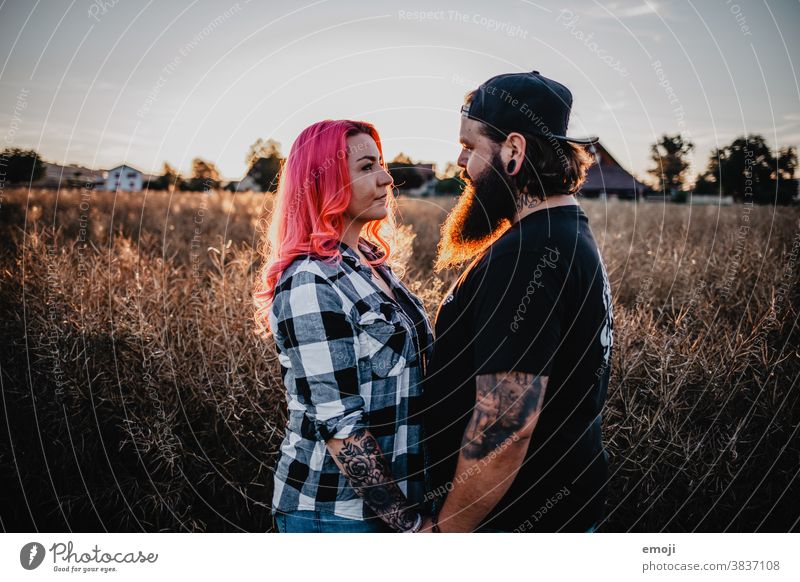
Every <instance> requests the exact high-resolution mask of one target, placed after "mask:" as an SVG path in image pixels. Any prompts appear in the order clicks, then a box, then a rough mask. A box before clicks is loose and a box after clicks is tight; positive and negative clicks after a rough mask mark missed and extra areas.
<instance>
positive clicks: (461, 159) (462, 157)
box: [456, 150, 469, 168]
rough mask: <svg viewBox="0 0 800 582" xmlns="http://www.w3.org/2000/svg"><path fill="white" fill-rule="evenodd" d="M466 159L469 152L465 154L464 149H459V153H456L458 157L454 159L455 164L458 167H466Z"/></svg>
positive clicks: (467, 159)
mask: <svg viewBox="0 0 800 582" xmlns="http://www.w3.org/2000/svg"><path fill="white" fill-rule="evenodd" d="M468 161H469V154H467V152H466V150H461V153H460V154H459V155H458V159H457V160H456V165H457V166H458V167H460V168H466V167H467V162H468Z"/></svg>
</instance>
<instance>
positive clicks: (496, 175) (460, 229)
mask: <svg viewBox="0 0 800 582" xmlns="http://www.w3.org/2000/svg"><path fill="white" fill-rule="evenodd" d="M462 179H463V180H464V181H465V182H466V187H465V188H464V192H463V194H461V197H460V198H459V200H458V202H457V203H456V205H455V207H454V208H453V209H452V210H451V211H450V213H449V214H448V215H447V218H445V221H444V224H442V237H441V239H440V240H439V247H438V252H437V256H436V265H435V268H436V271H441V270H443V269H449V268H452V267H457V266H459V265H461V264H463V263H465V262H467V261H470V260H472V259H473V258H475V256H477V255H478V254H479V253H480V252H482V251H483V250H484V249H485V248H486V247H487V246H489V245H490V244H491V243H492V242H494V241H495V240H496V239H497V238H498V237H499V236H500V235H501V234H503V232H505V231H506V229H507V228H508V227H509V226H510V224H511V221H512V220H513V219H514V215H515V214H516V212H517V198H518V192H517V191H516V190H515V188H514V186H513V185H512V184H511V183H510V182H509V181H508V178H507V176H506V173H505V168H504V167H503V163H502V161H501V159H500V155H499V154H498V153H495V154H494V156H493V157H492V160H491V163H490V166H489V167H488V168H486V170H484V171H483V173H481V175H480V176H477V177H475V178H472V179H470V178H469V177H468V176H466V175H465V174H464V173H462Z"/></svg>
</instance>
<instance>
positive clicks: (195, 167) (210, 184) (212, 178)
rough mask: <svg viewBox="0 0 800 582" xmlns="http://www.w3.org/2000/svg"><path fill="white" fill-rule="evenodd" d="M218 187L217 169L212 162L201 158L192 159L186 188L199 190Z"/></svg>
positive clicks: (193, 190) (194, 190)
mask: <svg viewBox="0 0 800 582" xmlns="http://www.w3.org/2000/svg"><path fill="white" fill-rule="evenodd" d="M215 188H219V170H217V166H215V165H214V164H213V163H212V162H209V161H206V160H204V159H202V158H195V159H193V160H192V177H191V179H190V180H189V183H188V187H187V190H190V191H192V192H201V191H203V190H213V189H215Z"/></svg>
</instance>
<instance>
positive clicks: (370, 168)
mask: <svg viewBox="0 0 800 582" xmlns="http://www.w3.org/2000/svg"><path fill="white" fill-rule="evenodd" d="M372 166H373V164H367V165H366V166H364V167H363V168H362V170H364V171H365V172H369V171H371V170H372Z"/></svg>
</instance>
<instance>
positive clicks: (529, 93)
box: [461, 71, 598, 144]
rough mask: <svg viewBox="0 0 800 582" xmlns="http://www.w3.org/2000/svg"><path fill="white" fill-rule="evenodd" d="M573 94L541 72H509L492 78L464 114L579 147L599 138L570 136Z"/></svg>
mask: <svg viewBox="0 0 800 582" xmlns="http://www.w3.org/2000/svg"><path fill="white" fill-rule="evenodd" d="M571 109H572V93H571V92H570V90H569V89H567V88H566V87H565V86H564V85H562V84H561V83H559V82H557V81H553V80H552V79H548V78H547V77H544V76H542V75H541V74H540V73H539V71H531V72H530V73H506V74H503V75H497V76H496V77H492V78H491V79H489V80H488V81H486V82H485V83H483V84H482V85H481V86H480V87H478V89H477V90H476V91H475V95H474V96H473V98H472V101H471V102H470V103H467V104H465V105H464V106H463V107H462V108H461V113H462V114H463V115H466V116H467V117H469V118H470V119H475V120H476V121H481V122H483V123H485V124H487V125H489V126H491V127H494V128H495V129H498V130H500V131H502V132H503V133H506V134H508V133H511V132H519V133H522V134H529V135H539V136H542V137H546V138H555V139H560V140H564V141H570V142H573V143H578V144H592V143H595V142H597V141H598V138H597V137H586V138H576V137H567V125H568V124H569V112H570V110H571Z"/></svg>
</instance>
